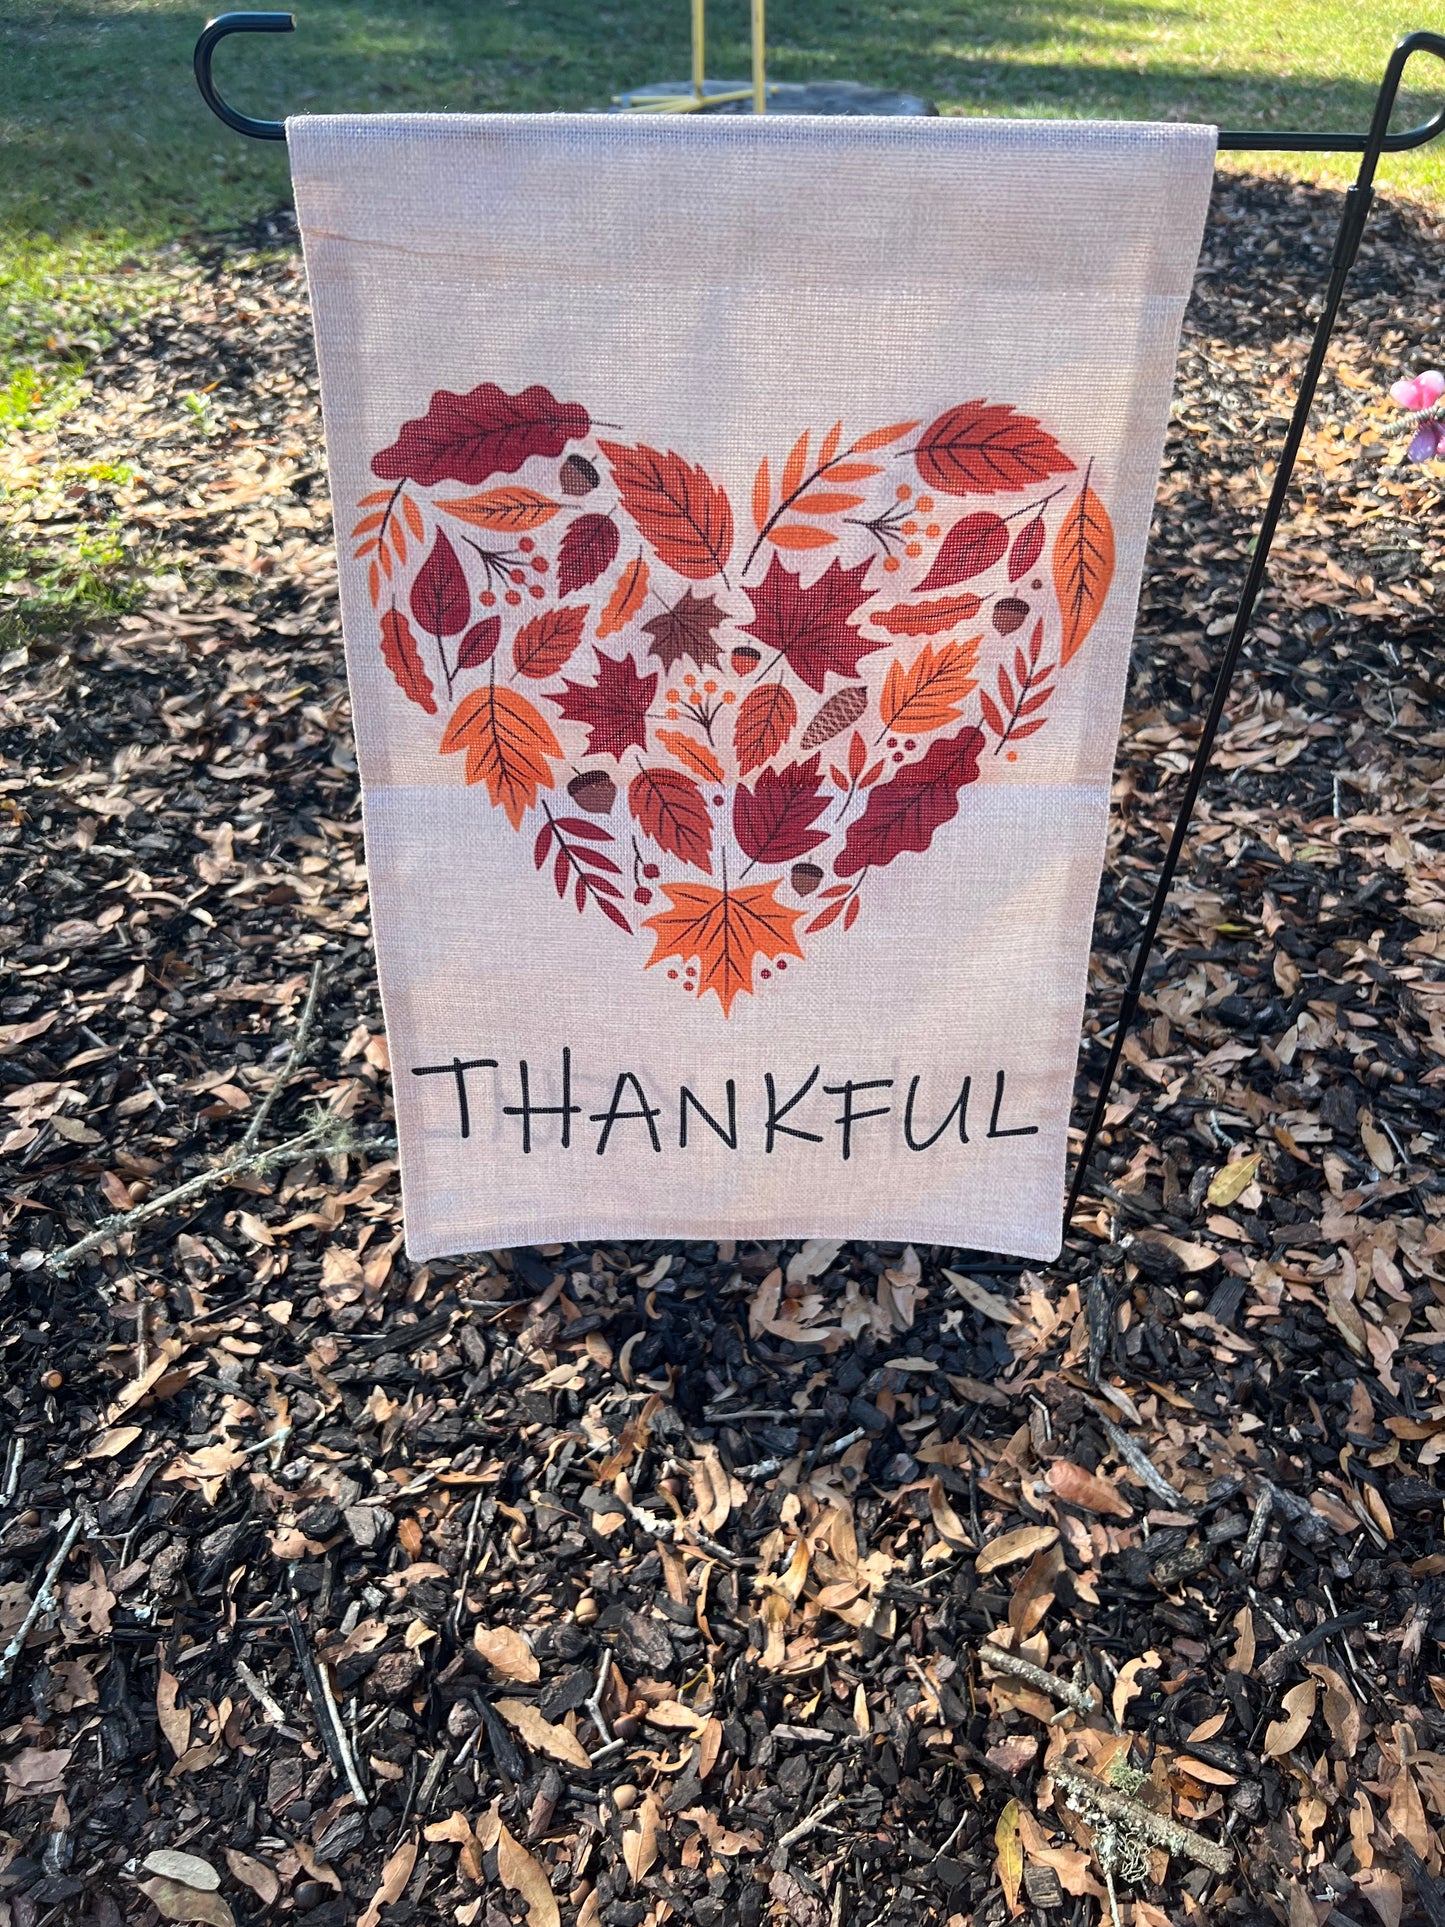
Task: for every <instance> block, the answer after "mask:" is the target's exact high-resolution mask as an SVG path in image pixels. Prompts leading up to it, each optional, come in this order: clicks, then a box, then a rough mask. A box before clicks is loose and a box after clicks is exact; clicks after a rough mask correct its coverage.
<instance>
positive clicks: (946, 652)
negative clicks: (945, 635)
mask: <svg viewBox="0 0 1445 1927" xmlns="http://www.w3.org/2000/svg"><path fill="white" fill-rule="evenodd" d="M980 641H981V638H980V637H978V636H970V637H969V638H968V640H967V641H966V642H945V643H944V644H943V645H942V646H941V647H940V648H939V649H938V650H937V651H936V652H935V650H934V647H933V644H932V643H931V642H930V643H925V644H924V646H923V653H922V654H921V655H920V656H918V657H917V659H916V660H915V661H914V663H913V665H912V667H911V668H909V669H905V668H904V667H903V665H902V663H901V662H896V661H895V662H894V663H892V664H891V665H890V667H889V670H888V676H887V680H886V681H885V682H884V684H883V695H882V697H881V698H880V701H879V710H880V713H881V715H882V717H883V721H884V722H885V724H886V725H887V726H888V728H889V729H896V730H898V731H900V732H901V733H902V734H903V735H907V736H925V735H927V734H928V732H929V731H930V730H934V729H942V728H943V726H944V724H945V723H951V722H954V721H956V720H957V718H958V716H959V714H960V713H961V705H962V703H963V700H964V698H965V697H966V696H969V695H971V694H972V693H973V691H974V690H975V689H976V688H977V686H978V685H977V681H976V679H975V678H974V677H973V676H971V675H970V674H969V671H970V670H971V669H972V668H973V667H974V665H975V664H976V663H977V661H978V645H979V642H980Z"/></svg>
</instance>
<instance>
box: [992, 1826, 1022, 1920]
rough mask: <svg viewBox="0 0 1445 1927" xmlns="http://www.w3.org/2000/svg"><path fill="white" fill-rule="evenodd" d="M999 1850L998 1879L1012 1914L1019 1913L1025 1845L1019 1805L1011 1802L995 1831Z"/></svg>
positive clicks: (994, 1836) (995, 1843) (995, 1840)
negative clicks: (1022, 1837) (1020, 1823)
mask: <svg viewBox="0 0 1445 1927" xmlns="http://www.w3.org/2000/svg"><path fill="white" fill-rule="evenodd" d="M993 1840H994V1845H995V1846H996V1847H997V1848H998V1877H999V1884H1000V1886H1001V1887H1002V1888H1003V1894H1004V1899H1005V1900H1006V1901H1007V1902H1008V1910H1009V1912H1010V1914H1016V1913H1017V1912H1018V1911H1019V1887H1020V1886H1021V1885H1022V1883H1023V1877H1024V1844H1023V1840H1022V1839H1021V1837H1020V1833H1019V1803H1018V1801H1017V1800H1010V1801H1009V1803H1008V1805H1007V1806H1006V1807H1005V1808H1004V1810H1003V1812H1002V1813H1001V1814H1000V1815H999V1816H998V1825H997V1826H996V1827H995V1828H994V1830H993Z"/></svg>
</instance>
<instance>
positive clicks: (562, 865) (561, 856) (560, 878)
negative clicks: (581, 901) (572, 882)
mask: <svg viewBox="0 0 1445 1927" xmlns="http://www.w3.org/2000/svg"><path fill="white" fill-rule="evenodd" d="M571 874H572V864H571V862H570V860H569V859H568V856H567V852H566V850H565V849H562V850H558V852H557V861H556V863H555V864H553V866H552V881H553V882H554V883H555V884H556V886H557V894H558V896H559V897H565V896H566V894H567V879H568V877H569V876H570V875H571Z"/></svg>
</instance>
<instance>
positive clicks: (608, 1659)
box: [583, 1646, 622, 1766]
mask: <svg viewBox="0 0 1445 1927" xmlns="http://www.w3.org/2000/svg"><path fill="white" fill-rule="evenodd" d="M611 1671H612V1648H611V1647H610V1646H609V1647H608V1648H607V1650H606V1652H604V1653H603V1655H602V1664H601V1665H600V1666H599V1667H598V1668H597V1684H596V1685H595V1686H594V1687H593V1688H592V1697H591V1699H589V1700H587V1701H585V1702H584V1706H583V1710H584V1711H585V1712H586V1713H587V1714H588V1715H589V1716H590V1717H591V1720H592V1724H593V1726H594V1727H595V1728H596V1729H597V1732H598V1734H599V1736H600V1737H601V1740H602V1744H601V1746H599V1747H598V1749H597V1751H596V1752H595V1753H594V1754H592V1756H591V1759H592V1764H593V1765H594V1766H596V1764H597V1762H598V1761H599V1760H607V1759H610V1758H611V1757H612V1755H613V1754H614V1753H620V1752H621V1751H622V1742H621V1740H619V1739H616V1738H614V1737H613V1732H612V1728H611V1727H610V1726H609V1725H608V1724H607V1715H606V1714H605V1713H604V1712H603V1711H602V1695H603V1694H604V1693H605V1692H606V1691H607V1679H608V1675H609V1674H610V1673H611Z"/></svg>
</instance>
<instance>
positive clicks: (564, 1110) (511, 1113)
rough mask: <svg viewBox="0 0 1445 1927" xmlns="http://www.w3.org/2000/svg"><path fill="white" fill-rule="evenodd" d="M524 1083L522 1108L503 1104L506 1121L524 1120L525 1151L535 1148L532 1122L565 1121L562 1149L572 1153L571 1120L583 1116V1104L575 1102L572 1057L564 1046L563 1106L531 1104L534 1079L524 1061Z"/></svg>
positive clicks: (522, 1069)
mask: <svg viewBox="0 0 1445 1927" xmlns="http://www.w3.org/2000/svg"><path fill="white" fill-rule="evenodd" d="M517 1069H518V1072H519V1073H520V1076H521V1083H522V1101H521V1103H520V1104H504V1105H503V1106H502V1116H503V1117H519V1118H521V1120H522V1150H523V1151H524V1152H527V1151H530V1150H531V1148H532V1119H533V1118H534V1117H560V1118H561V1120H562V1149H563V1150H564V1151H566V1150H570V1149H571V1145H572V1120H573V1118H574V1117H579V1116H580V1115H581V1112H582V1106H581V1105H580V1104H574V1103H573V1102H572V1053H571V1051H570V1050H568V1049H567V1047H566V1046H565V1045H564V1046H563V1048H562V1102H561V1103H560V1104H534V1103H533V1102H532V1076H531V1071H530V1070H529V1069H528V1065H527V1060H526V1058H525V1057H524V1058H523V1059H522V1060H521V1062H520V1063H519V1065H518V1066H517Z"/></svg>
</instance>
